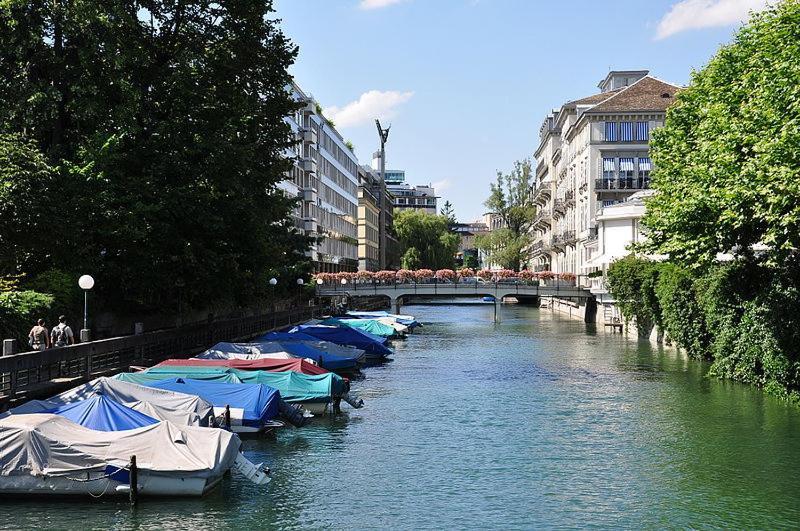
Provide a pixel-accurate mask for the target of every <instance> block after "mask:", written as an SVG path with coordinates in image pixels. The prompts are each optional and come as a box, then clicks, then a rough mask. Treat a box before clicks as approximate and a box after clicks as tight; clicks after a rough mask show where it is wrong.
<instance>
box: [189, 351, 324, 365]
mask: <svg viewBox="0 0 800 531" xmlns="http://www.w3.org/2000/svg"><path fill="white" fill-rule="evenodd" d="M296 357H297V356H292V355H291V354H289V353H288V352H284V351H281V352H265V353H261V352H258V351H257V350H252V351H250V352H226V351H224V350H216V349H208V350H206V351H205V352H203V353H201V354H198V355H197V359H202V360H264V359H273V360H291V359H295V358H296ZM308 361H310V362H311V363H313V364H314V365H316V364H317V363H316V362H315V361H314V360H308Z"/></svg>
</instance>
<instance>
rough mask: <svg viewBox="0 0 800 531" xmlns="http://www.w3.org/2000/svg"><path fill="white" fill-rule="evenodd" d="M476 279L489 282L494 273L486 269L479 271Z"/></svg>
mask: <svg viewBox="0 0 800 531" xmlns="http://www.w3.org/2000/svg"><path fill="white" fill-rule="evenodd" d="M477 276H478V278H482V279H483V280H489V279H491V278H492V277H493V276H494V273H492V271H490V270H488V269H481V270H480V271H478V273H477Z"/></svg>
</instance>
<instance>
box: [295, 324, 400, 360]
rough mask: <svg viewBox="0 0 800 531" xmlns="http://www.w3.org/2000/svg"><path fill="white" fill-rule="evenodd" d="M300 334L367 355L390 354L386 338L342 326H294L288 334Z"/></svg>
mask: <svg viewBox="0 0 800 531" xmlns="http://www.w3.org/2000/svg"><path fill="white" fill-rule="evenodd" d="M296 332H302V333H304V334H307V335H310V336H313V337H316V338H317V339H322V340H323V341H330V342H331V343H336V344H337V345H347V346H350V347H355V348H359V349H361V350H363V351H364V352H366V353H367V354H374V355H379V356H387V355H389V354H391V353H392V351H391V350H389V349H388V348H387V347H386V346H385V343H386V341H387V340H386V338H383V337H378V336H373V335H372V334H368V333H366V332H362V331H361V330H356V329H354V328H348V327H344V326H313V325H312V326H309V325H300V326H295V327H294V328H292V329H290V330H289V333H296Z"/></svg>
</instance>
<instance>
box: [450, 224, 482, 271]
mask: <svg viewBox="0 0 800 531" xmlns="http://www.w3.org/2000/svg"><path fill="white" fill-rule="evenodd" d="M453 232H455V233H456V234H458V236H459V242H458V254H457V255H456V263H457V265H459V266H463V267H477V268H480V267H482V265H483V262H484V260H485V256H484V253H483V252H482V251H481V250H480V249H478V245H477V238H478V236H482V235H484V234H488V233H489V227H488V225H486V223H484V222H483V221H475V222H473V223H456V224H455V225H454V226H453Z"/></svg>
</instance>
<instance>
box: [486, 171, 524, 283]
mask: <svg viewBox="0 0 800 531" xmlns="http://www.w3.org/2000/svg"><path fill="white" fill-rule="evenodd" d="M484 205H485V206H486V208H487V209H489V212H490V213H492V214H494V215H496V216H498V217H499V218H500V221H501V225H502V226H501V228H500V229H497V230H494V231H492V232H490V233H489V234H486V235H483V236H480V237H478V238H477V245H478V247H479V248H481V249H483V250H484V251H486V252H487V253H488V254H489V258H490V260H491V261H492V262H494V263H497V264H499V265H500V266H501V267H503V268H506V269H513V270H514V271H519V270H520V268H521V267H522V266H523V265H524V264H525V263H527V261H528V258H529V257H530V253H531V248H530V247H531V243H532V235H531V230H530V229H531V224H532V223H533V219H534V217H535V216H536V207H535V205H534V203H533V174H532V169H531V162H530V160H527V159H526V160H522V161H517V162H515V163H514V169H513V170H511V172H510V173H507V174H503V173H502V172H498V173H497V182H496V183H493V184H492V185H491V193H490V195H489V198H488V199H487V200H486V201H485V202H484Z"/></svg>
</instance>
